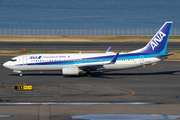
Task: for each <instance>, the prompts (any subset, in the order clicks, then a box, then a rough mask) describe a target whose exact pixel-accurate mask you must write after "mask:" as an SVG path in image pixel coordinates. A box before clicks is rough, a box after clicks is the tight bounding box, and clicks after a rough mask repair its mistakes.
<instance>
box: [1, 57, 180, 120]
mask: <svg viewBox="0 0 180 120" xmlns="http://www.w3.org/2000/svg"><path fill="white" fill-rule="evenodd" d="M10 58H11V57H9V56H0V99H1V100H2V101H3V100H8V102H82V103H84V102H101V103H112V102H153V103H159V104H153V105H0V107H1V108H0V113H1V114H2V115H4V114H6V115H7V114H8V115H13V117H10V118H7V119H21V118H27V119H28V120H29V119H51V120H57V119H60V118H55V117H53V116H55V115H64V116H68V115H78V114H174V115H179V114H180V113H179V111H180V98H178V96H180V63H179V62H159V63H157V64H156V65H150V66H146V67H140V68H136V69H129V70H121V71H120V70H119V71H104V72H103V73H101V72H93V73H92V76H91V77H87V76H86V74H85V73H82V74H80V75H79V76H69V77H64V76H62V75H61V73H60V71H53V72H52V71H51V72H48V71H47V72H43V73H40V72H27V73H24V74H23V77H20V76H19V74H16V73H13V72H12V70H8V69H6V68H4V67H3V66H2V64H3V63H4V62H5V61H7V60H9V59H10ZM14 85H32V86H33V90H32V91H16V90H14ZM1 103H3V102H1ZM6 103H7V102H6ZM30 114H31V115H30ZM4 119H5V118H4ZM65 119H67V120H70V119H71V118H68V117H66V118H65Z"/></svg>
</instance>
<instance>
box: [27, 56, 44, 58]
mask: <svg viewBox="0 0 180 120" xmlns="http://www.w3.org/2000/svg"><path fill="white" fill-rule="evenodd" d="M41 57H42V56H30V57H29V59H41Z"/></svg>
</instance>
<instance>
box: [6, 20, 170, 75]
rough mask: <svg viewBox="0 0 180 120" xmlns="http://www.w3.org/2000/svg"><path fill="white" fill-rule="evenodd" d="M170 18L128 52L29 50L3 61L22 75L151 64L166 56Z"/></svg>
mask: <svg viewBox="0 0 180 120" xmlns="http://www.w3.org/2000/svg"><path fill="white" fill-rule="evenodd" d="M171 27H172V22H166V23H165V24H164V25H163V26H162V27H161V28H160V30H159V31H158V32H157V33H156V34H155V36H154V37H153V38H152V39H151V41H150V42H149V43H148V44H147V45H146V46H145V47H143V48H141V49H138V50H135V51H132V52H128V53H114V52H110V50H111V47H109V49H108V50H107V51H106V53H81V52H80V53H78V54H68V53H67V54H31V55H21V56H17V57H14V58H12V59H11V60H10V61H7V62H5V63H4V64H3V66H4V67H6V68H9V69H12V70H13V71H14V72H16V73H19V74H20V76H22V72H24V71H46V70H48V71H49V70H50V71H51V70H52V71H54V70H56V71H61V72H62V74H63V75H79V73H80V72H83V71H86V73H87V74H90V71H96V70H100V71H103V70H122V69H130V68H136V67H141V66H145V65H153V64H155V63H157V62H159V61H162V60H164V59H166V58H167V56H169V55H171V54H169V53H170V51H168V52H166V47H167V43H168V39H169V35H170V31H171Z"/></svg>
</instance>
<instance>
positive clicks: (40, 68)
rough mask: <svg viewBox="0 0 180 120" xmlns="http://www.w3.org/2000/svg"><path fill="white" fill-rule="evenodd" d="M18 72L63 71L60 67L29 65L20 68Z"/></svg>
mask: <svg viewBox="0 0 180 120" xmlns="http://www.w3.org/2000/svg"><path fill="white" fill-rule="evenodd" d="M16 70H21V71H23V70H24V71H31V70H33V71H34V70H42V71H43V70H62V66H59V65H28V66H20V67H18V68H17V69H16Z"/></svg>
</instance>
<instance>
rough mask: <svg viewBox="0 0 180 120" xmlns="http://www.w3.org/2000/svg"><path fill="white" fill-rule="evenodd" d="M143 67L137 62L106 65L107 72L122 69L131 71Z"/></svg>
mask: <svg viewBox="0 0 180 120" xmlns="http://www.w3.org/2000/svg"><path fill="white" fill-rule="evenodd" d="M140 66H143V65H142V64H139V63H137V62H117V63H115V64H109V65H104V66H103V67H104V69H105V70H122V69H130V68H136V67H140Z"/></svg>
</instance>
